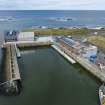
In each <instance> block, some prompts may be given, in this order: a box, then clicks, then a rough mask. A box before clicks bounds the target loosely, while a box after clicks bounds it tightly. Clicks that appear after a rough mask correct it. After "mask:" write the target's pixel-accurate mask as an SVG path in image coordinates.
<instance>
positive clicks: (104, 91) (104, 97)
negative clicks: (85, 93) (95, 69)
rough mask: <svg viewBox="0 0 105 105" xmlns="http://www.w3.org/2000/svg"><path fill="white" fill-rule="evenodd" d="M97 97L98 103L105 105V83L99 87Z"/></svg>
mask: <svg viewBox="0 0 105 105" xmlns="http://www.w3.org/2000/svg"><path fill="white" fill-rule="evenodd" d="M99 99H100V105H105V85H104V84H103V85H101V86H100V87H99Z"/></svg>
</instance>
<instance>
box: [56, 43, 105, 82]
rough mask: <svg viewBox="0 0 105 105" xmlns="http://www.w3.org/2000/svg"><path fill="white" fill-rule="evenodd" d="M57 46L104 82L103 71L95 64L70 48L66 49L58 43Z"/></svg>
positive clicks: (104, 73)
mask: <svg viewBox="0 0 105 105" xmlns="http://www.w3.org/2000/svg"><path fill="white" fill-rule="evenodd" d="M57 46H58V47H59V49H61V50H62V51H64V52H65V53H66V54H67V55H68V56H70V57H72V58H73V59H74V60H75V61H77V62H78V63H79V64H80V65H82V66H83V67H84V68H85V69H86V70H87V71H88V72H90V73H91V74H92V75H94V76H95V77H96V78H98V79H99V80H100V81H101V82H105V72H103V71H101V70H100V69H99V68H98V67H97V66H96V65H95V64H93V63H91V62H90V61H88V60H87V59H85V58H83V57H82V56H80V55H76V54H74V53H72V52H71V51H70V50H68V49H67V48H65V47H63V46H62V45H60V44H57Z"/></svg>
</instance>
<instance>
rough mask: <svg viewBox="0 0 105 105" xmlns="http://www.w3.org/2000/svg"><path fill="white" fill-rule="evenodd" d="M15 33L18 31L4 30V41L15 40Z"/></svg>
mask: <svg viewBox="0 0 105 105" xmlns="http://www.w3.org/2000/svg"><path fill="white" fill-rule="evenodd" d="M17 35H18V32H17V31H15V30H14V31H5V33H4V39H5V42H13V41H17Z"/></svg>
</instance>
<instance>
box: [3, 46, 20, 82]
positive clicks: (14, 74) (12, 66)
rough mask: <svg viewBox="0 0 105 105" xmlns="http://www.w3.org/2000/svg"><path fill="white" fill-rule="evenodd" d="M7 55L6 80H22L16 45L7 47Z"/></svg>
mask: <svg viewBox="0 0 105 105" xmlns="http://www.w3.org/2000/svg"><path fill="white" fill-rule="evenodd" d="M5 50H6V52H5V54H6V57H5V68H4V71H5V81H14V80H20V79H21V77H20V73H19V67H18V63H17V57H16V51H15V46H14V45H11V46H9V47H7V48H6V49H5Z"/></svg>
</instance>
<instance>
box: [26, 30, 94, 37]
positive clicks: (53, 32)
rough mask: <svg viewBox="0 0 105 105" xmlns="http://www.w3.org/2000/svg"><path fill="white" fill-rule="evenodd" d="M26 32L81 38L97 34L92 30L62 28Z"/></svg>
mask: <svg viewBox="0 0 105 105" xmlns="http://www.w3.org/2000/svg"><path fill="white" fill-rule="evenodd" d="M24 31H25V32H28V31H33V32H34V33H35V34H36V35H70V36H74V37H75V36H76V37H81V36H87V35H88V34H90V33H92V32H95V30H91V29H86V28H82V29H65V28H60V29H28V30H24Z"/></svg>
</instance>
